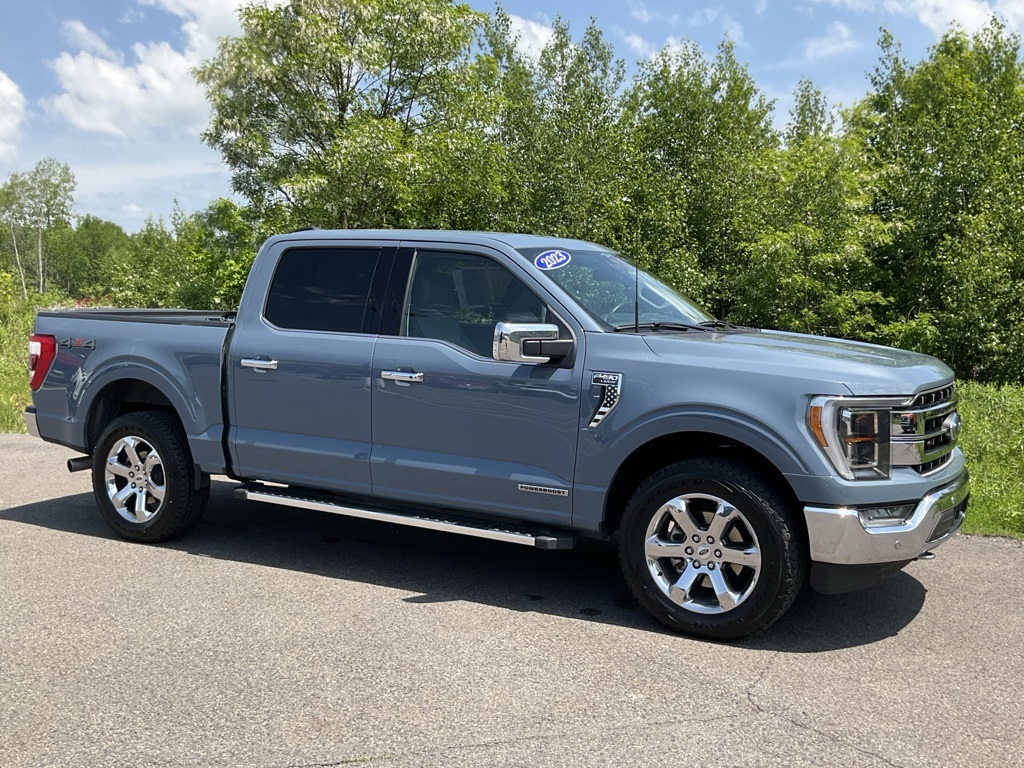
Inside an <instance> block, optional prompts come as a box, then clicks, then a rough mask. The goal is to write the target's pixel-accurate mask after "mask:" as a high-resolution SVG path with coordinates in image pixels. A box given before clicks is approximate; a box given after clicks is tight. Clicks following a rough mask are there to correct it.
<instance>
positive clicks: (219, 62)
mask: <svg viewBox="0 0 1024 768" xmlns="http://www.w3.org/2000/svg"><path fill="white" fill-rule="evenodd" d="M239 15H240V21H241V26H242V34H241V36H240V37H236V38H227V39H224V40H223V41H222V42H221V44H220V47H219V50H218V53H217V55H216V56H215V57H214V58H212V59H210V60H208V61H206V62H204V63H203V64H202V65H201V66H200V67H198V68H197V69H196V70H195V75H196V78H197V79H198V81H199V82H200V83H202V84H203V85H204V86H206V89H207V98H208V99H209V101H210V103H211V105H212V107H213V118H212V121H211V123H210V126H209V127H208V128H207V129H206V131H205V132H204V133H203V139H204V141H206V143H208V144H209V145H210V146H211V147H213V148H215V149H217V150H219V151H220V152H221V153H222V155H223V157H224V160H225V162H226V163H227V164H228V166H229V167H230V168H231V170H232V184H233V186H234V188H235V190H236V191H238V192H240V193H241V194H243V195H245V196H246V197H247V198H248V199H249V200H250V201H252V203H253V204H254V205H255V206H256V207H257V209H259V210H260V211H270V210H273V209H275V208H284V209H285V210H286V211H287V213H288V214H290V216H291V217H292V218H293V219H294V220H295V221H301V222H303V223H306V224H327V225H334V226H340V227H348V226H361V227H362V226H373V225H382V224H386V223H392V222H393V220H394V217H395V216H396V215H397V213H396V212H399V211H401V210H402V209H403V206H404V204H405V202H406V201H407V200H408V198H409V197H410V196H411V195H412V194H413V191H412V189H413V186H414V180H415V178H416V175H417V170H418V168H419V167H420V166H421V165H422V163H423V147H425V146H430V145H431V143H432V142H431V139H432V138H433V136H434V135H435V134H436V133H437V132H438V131H440V132H442V133H443V132H444V130H445V124H446V120H447V118H448V114H447V111H446V107H447V105H448V104H449V103H450V101H451V95H452V93H453V89H454V88H455V87H457V86H458V85H460V84H461V83H462V82H463V81H464V75H465V70H466V68H467V66H468V62H469V52H470V46H471V43H472V40H473V35H474V33H475V31H476V30H477V29H478V27H479V25H480V22H481V19H482V16H481V15H480V14H478V13H477V12H475V11H473V10H471V9H470V8H469V6H467V5H464V4H455V3H453V2H451V1H450V0H291V1H290V2H286V3H283V4H281V5H274V6H270V7H268V6H263V5H255V4H253V5H248V6H244V7H243V8H242V9H241V10H240V12H239Z"/></svg>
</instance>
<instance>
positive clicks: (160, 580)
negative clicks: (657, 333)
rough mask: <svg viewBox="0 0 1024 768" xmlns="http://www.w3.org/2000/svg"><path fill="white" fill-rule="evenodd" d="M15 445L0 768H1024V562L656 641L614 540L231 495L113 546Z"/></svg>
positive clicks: (8, 467)
mask: <svg viewBox="0 0 1024 768" xmlns="http://www.w3.org/2000/svg"><path fill="white" fill-rule="evenodd" d="M72 455H74V454H72V452H70V451H68V450H66V449H63V448H60V447H56V446H52V445H47V444H45V443H43V442H41V441H39V440H35V439H32V438H29V437H27V436H21V435H0V765H2V766H260V767H264V766H265V767H266V768H285V767H286V766H288V767H295V768H297V767H299V766H340V765H348V764H352V763H354V764H363V763H365V764H369V765H377V764H380V765H382V766H388V767H389V768H390V767H391V766H402V767H405V766H446V767H447V766H474V767H475V766H563V765H564V766H614V767H615V768H619V767H621V766H645V768H649V767H653V766H734V765H735V766H763V765H786V766H797V765H828V766H908V767H909V766H954V765H957V766H964V765H972V766H973V765H977V766H1018V765H1024V724H1022V721H1024V706H1022V701H1024V601H1022V597H1021V596H1022V595H1024V547H1022V545H1021V543H1020V542H1015V541H1010V540H1006V539H995V538H979V537H968V536H958V537H957V538H955V539H953V540H952V541H950V542H949V543H947V544H946V545H944V546H943V547H941V548H940V549H939V550H938V552H937V554H938V557H937V558H936V559H935V560H934V561H932V562H917V563H912V564H911V565H910V566H908V568H907V569H906V570H905V571H904V572H902V573H899V574H897V575H896V576H894V577H892V578H890V579H889V580H888V581H886V582H885V583H884V584H882V585H879V586H878V587H875V588H873V589H870V590H866V591H863V592H859V593H854V594H849V595H841V596H833V597H823V596H820V595H816V594H814V593H812V592H810V591H806V592H805V593H804V594H803V595H802V596H801V599H800V600H799V601H798V603H797V604H796V605H795V606H794V608H793V609H792V610H791V611H790V612H789V613H788V614H787V615H786V616H785V617H783V619H781V620H780V621H779V622H778V623H777V624H775V625H774V626H773V627H772V628H770V629H769V630H768V631H766V632H764V633H762V634H760V635H757V636H755V637H754V638H752V639H750V640H747V641H744V642H741V643H738V644H734V645H717V644H713V643H708V642H701V641H697V640H691V639H688V638H684V637H679V636H676V635H673V634H670V633H668V632H666V631H663V630H662V629H661V628H660V627H659V625H657V624H656V623H655V622H654V621H653V620H651V619H649V618H648V617H647V616H646V615H645V614H644V613H643V612H642V611H640V610H639V609H638V608H637V606H636V604H635V603H634V601H633V600H632V599H631V598H630V597H629V595H628V592H627V589H626V586H625V584H624V583H623V581H622V577H621V575H620V573H619V570H618V564H617V561H616V556H615V551H614V548H613V546H611V545H610V544H607V543H602V542H584V543H583V544H582V545H581V546H580V547H578V548H577V549H575V550H571V551H567V552H566V551H555V552H546V551H539V550H533V549H528V548H526V547H521V546H516V545H512V544H500V543H496V542H489V541H483V540H478V539H467V538H464V537H459V536H453V535H447V534H441V533H435V532H431V531H420V530H413V529H406V528H400V527H396V526H392V525H385V524H379V523H372V522H369V521H360V520H350V519H346V518H341V517H335V516H332V515H326V514H322V513H315V512H306V511H302V510H294V509H288V508H284V507H273V506H268V505H263V504H257V503H253V502H243V501H238V500H235V499H234V498H233V497H232V495H231V489H232V487H233V486H232V484H230V483H228V482H226V481H215V482H214V488H213V494H212V498H211V501H210V506H209V508H208V510H207V513H206V516H205V517H204V518H203V520H202V521H201V522H200V524H199V525H198V526H197V527H196V528H195V530H193V532H192V533H191V534H189V535H188V536H187V537H185V538H182V539H179V540H177V541H174V542H171V543H168V544H165V545H158V546H146V545H139V544H130V543H127V542H124V541H121V540H119V539H117V538H115V537H114V536H113V534H112V533H111V532H110V531H109V530H108V529H107V528H106V526H105V525H104V524H103V523H102V521H101V520H100V517H99V514H98V512H97V511H96V508H95V506H94V502H93V498H92V494H91V491H90V485H89V475H88V473H87V472H81V473H77V474H69V473H68V472H67V471H66V470H65V468H64V462H65V460H66V459H67V458H68V457H70V456H72Z"/></svg>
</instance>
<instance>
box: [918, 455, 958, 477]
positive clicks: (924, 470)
mask: <svg viewBox="0 0 1024 768" xmlns="http://www.w3.org/2000/svg"><path fill="white" fill-rule="evenodd" d="M952 459H953V455H952V454H951V453H947V454H946V455H945V456H940V457H939V458H937V459H932V460H931V461H926V462H925V463H924V464H912V465H911V466H910V468H911V469H912V470H914V471H915V472H917V473H918V474H921V475H927V474H928V473H929V472H934V471H935V470H936V469H941V468H942V467H944V466H946V465H947V464H948V463H949V462H950V461H951V460H952Z"/></svg>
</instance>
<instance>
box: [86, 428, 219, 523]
mask: <svg viewBox="0 0 1024 768" xmlns="http://www.w3.org/2000/svg"><path fill="white" fill-rule="evenodd" d="M92 455H93V466H92V487H93V493H94V495H95V496H96V504H97V506H98V507H99V509H100V514H101V515H102V517H103V521H104V522H105V523H106V524H107V525H108V526H110V528H111V530H113V531H114V533H116V534H117V535H118V536H120V537H121V538H123V539H128V540H129V541H141V542H147V543H155V542H158V541H167V540H168V539H172V538H174V537H175V536H180V535H181V534H183V533H185V532H186V531H188V530H189V529H191V528H192V526H194V525H195V524H196V523H197V522H199V518H200V517H202V514H203V511H204V510H205V509H206V503H207V501H208V500H209V498H210V484H209V483H208V482H205V480H206V478H205V477H204V478H203V480H204V482H202V483H201V487H199V488H196V487H195V486H194V483H193V474H192V473H193V464H192V452H191V451H190V450H189V446H188V440H187V438H186V437H185V432H184V430H183V429H182V428H181V423H180V422H179V421H178V419H177V417H176V416H175V415H173V414H169V413H166V412H164V411H139V412H137V413H128V414H125V415H124V416H121V417H119V418H117V419H115V420H114V421H112V422H111V423H110V426H108V427H107V429H106V431H104V433H103V435H102V436H101V437H100V439H99V440H98V441H97V443H96V446H95V448H94V450H93V454H92Z"/></svg>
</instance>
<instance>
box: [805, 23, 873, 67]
mask: <svg viewBox="0 0 1024 768" xmlns="http://www.w3.org/2000/svg"><path fill="white" fill-rule="evenodd" d="M860 45H861V44H860V43H859V42H857V40H855V39H854V37H853V32H851V31H850V28H849V27H848V26H846V25H845V24H843V23H842V22H841V21H833V22H832V23H830V24H829V25H828V27H827V28H826V30H825V35H824V37H812V38H810V39H808V40H804V56H805V57H806V58H807V59H809V60H811V61H814V60H815V59H824V58H827V57H829V56H838V55H839V54H841V53H846V52H848V51H853V50H856V49H857V48H860Z"/></svg>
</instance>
